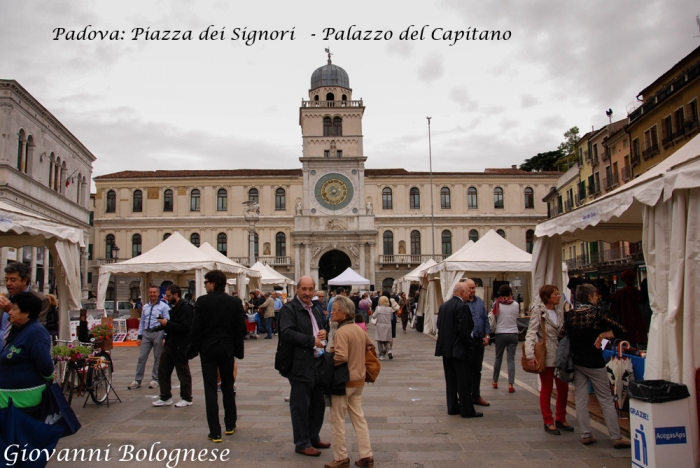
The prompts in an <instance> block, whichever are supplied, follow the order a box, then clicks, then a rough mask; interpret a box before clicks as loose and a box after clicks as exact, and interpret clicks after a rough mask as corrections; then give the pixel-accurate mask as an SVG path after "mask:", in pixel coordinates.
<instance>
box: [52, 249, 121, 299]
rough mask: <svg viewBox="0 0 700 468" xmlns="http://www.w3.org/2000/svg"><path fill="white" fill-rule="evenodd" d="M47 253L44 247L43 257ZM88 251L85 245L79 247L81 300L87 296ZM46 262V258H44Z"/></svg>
mask: <svg viewBox="0 0 700 468" xmlns="http://www.w3.org/2000/svg"><path fill="white" fill-rule="evenodd" d="M47 253H48V249H46V253H45V254H44V258H47V257H46V254H47ZM87 258H88V252H87V247H83V248H81V249H80V272H81V275H80V277H81V281H80V283H81V285H80V289H81V294H80V298H81V299H83V300H87V298H88V282H87V274H88V260H87ZM44 262H46V260H44ZM129 295H131V291H129Z"/></svg>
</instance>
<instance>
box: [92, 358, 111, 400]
mask: <svg viewBox="0 0 700 468" xmlns="http://www.w3.org/2000/svg"><path fill="white" fill-rule="evenodd" d="M107 369H109V366H108V367H107ZM88 388H89V389H90V398H92V401H94V402H95V403H97V404H98V405H101V404H102V403H104V402H105V401H106V400H107V395H108V394H109V390H110V389H111V388H112V385H111V384H110V383H109V380H107V376H106V369H103V368H94V367H93V368H92V369H91V370H90V374H89V382H88Z"/></svg>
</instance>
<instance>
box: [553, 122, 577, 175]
mask: <svg viewBox="0 0 700 468" xmlns="http://www.w3.org/2000/svg"><path fill="white" fill-rule="evenodd" d="M564 138H566V140H565V141H563V142H562V143H561V144H560V145H559V148H558V149H559V151H561V154H562V156H561V158H560V159H559V160H558V161H557V165H558V166H565V169H564V170H566V169H568V168H569V167H571V165H573V163H574V162H575V161H576V143H578V141H579V140H580V139H581V137H580V136H579V129H578V127H571V128H570V129H569V130H567V131H566V132H565V133H564Z"/></svg>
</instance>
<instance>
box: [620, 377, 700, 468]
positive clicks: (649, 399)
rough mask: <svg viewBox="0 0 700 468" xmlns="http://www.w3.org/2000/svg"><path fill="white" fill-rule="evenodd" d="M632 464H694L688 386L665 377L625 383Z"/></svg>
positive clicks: (643, 467)
mask: <svg viewBox="0 0 700 468" xmlns="http://www.w3.org/2000/svg"><path fill="white" fill-rule="evenodd" d="M629 396H630V438H631V439H632V440H631V442H632V466H633V467H639V468H654V467H659V468H661V467H664V468H666V467H671V466H673V467H679V468H680V467H686V466H687V467H694V466H695V463H694V460H693V447H692V444H691V440H692V437H697V436H696V435H693V434H691V433H690V405H689V400H688V397H689V396H690V394H689V393H688V387H686V386H685V385H683V384H678V383H673V382H668V381H666V380H637V381H632V382H630V384H629Z"/></svg>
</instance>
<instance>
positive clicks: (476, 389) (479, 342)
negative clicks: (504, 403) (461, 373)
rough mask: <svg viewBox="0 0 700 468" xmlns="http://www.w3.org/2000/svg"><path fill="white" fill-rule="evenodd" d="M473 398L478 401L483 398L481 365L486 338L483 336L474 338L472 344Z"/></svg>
mask: <svg viewBox="0 0 700 468" xmlns="http://www.w3.org/2000/svg"><path fill="white" fill-rule="evenodd" d="M472 353H473V355H472V361H471V362H472V365H471V375H472V382H471V384H472V400H473V401H477V400H478V399H479V398H481V367H482V364H483V362H484V340H483V338H474V344H473V346H472Z"/></svg>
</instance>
